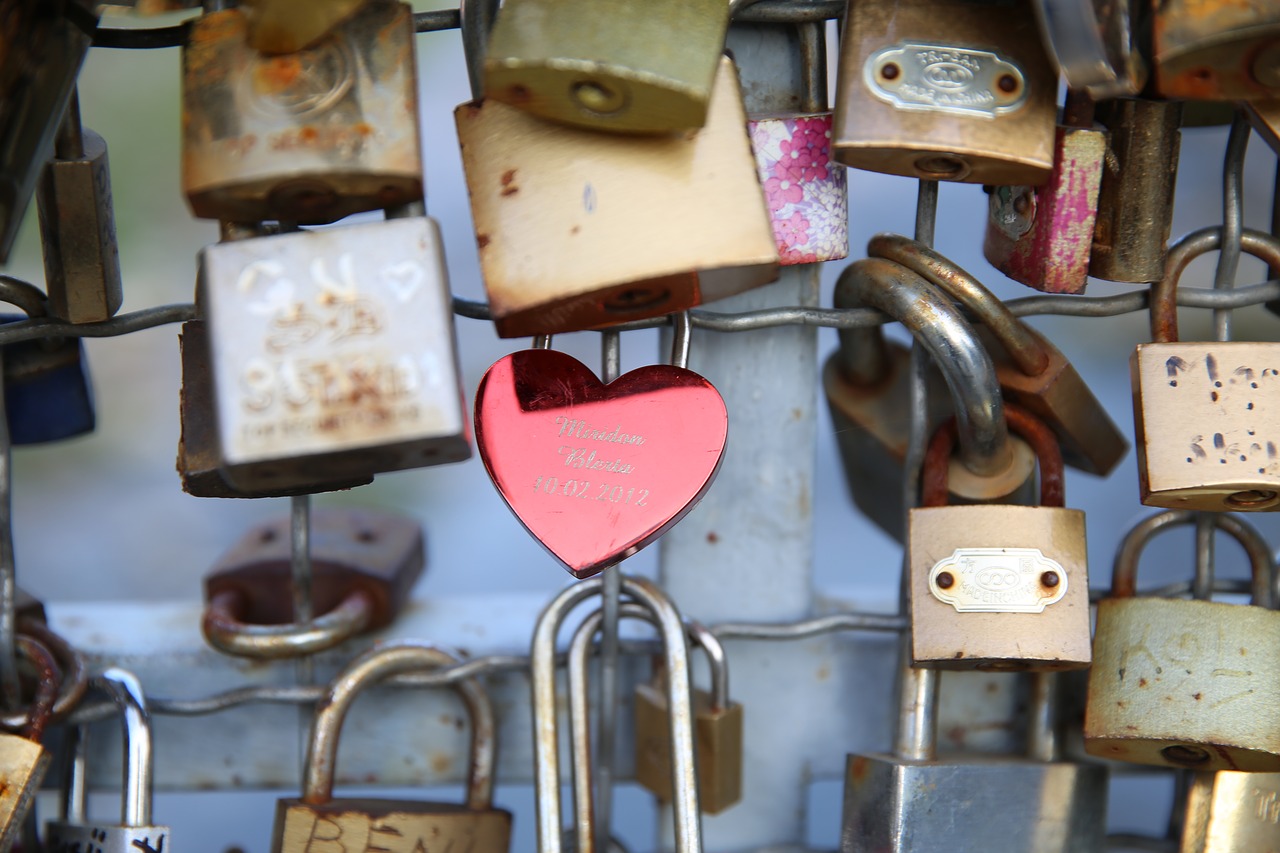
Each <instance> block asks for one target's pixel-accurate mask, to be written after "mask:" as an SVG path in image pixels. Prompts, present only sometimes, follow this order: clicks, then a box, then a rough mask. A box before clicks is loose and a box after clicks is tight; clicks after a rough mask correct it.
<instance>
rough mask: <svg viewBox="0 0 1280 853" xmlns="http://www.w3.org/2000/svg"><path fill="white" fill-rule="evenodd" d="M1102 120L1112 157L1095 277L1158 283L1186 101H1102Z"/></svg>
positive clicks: (1096, 240) (1101, 204)
mask: <svg viewBox="0 0 1280 853" xmlns="http://www.w3.org/2000/svg"><path fill="white" fill-rule="evenodd" d="M1095 117H1096V118H1097V120H1098V122H1099V123H1101V124H1102V125H1103V126H1104V127H1106V129H1107V156H1106V159H1105V160H1104V167H1103V170H1102V183H1101V185H1100V186H1099V188H1098V215H1097V219H1096V221H1095V223H1094V229H1093V247H1092V248H1091V249H1090V253H1089V275H1091V276H1094V277H1095V278H1104V279H1106V280H1108V281H1127V282H1134V283H1139V284H1141V283H1146V282H1152V281H1159V280H1160V277H1161V276H1162V275H1163V274H1164V259H1165V247H1166V244H1167V243H1168V242H1169V229H1170V228H1172V227H1173V190H1174V182H1175V179H1176V178H1177V175H1178V151H1179V148H1180V147H1181V144H1182V134H1181V131H1180V130H1179V127H1180V124H1181V117H1182V104H1181V103H1179V102H1177V101H1152V100H1144V99H1139V98H1118V99H1116V100H1112V101H1103V102H1102V103H1100V104H1098V106H1097V110H1096V113H1095Z"/></svg>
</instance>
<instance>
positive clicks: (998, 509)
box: [907, 403, 1091, 671]
mask: <svg viewBox="0 0 1280 853" xmlns="http://www.w3.org/2000/svg"><path fill="white" fill-rule="evenodd" d="M1005 417H1006V418H1008V421H1009V426H1010V428H1011V429H1012V430H1013V431H1014V432H1017V433H1018V434H1019V435H1020V436H1021V437H1022V438H1023V439H1024V440H1025V441H1026V442H1027V443H1028V444H1030V445H1031V446H1032V448H1033V449H1034V450H1035V453H1036V456H1037V457H1038V458H1039V460H1040V506H1031V507H1028V506H1012V505H1007V504H983V505H975V506H957V507H950V506H947V505H946V503H947V487H946V480H947V469H948V467H949V466H950V464H951V452H952V449H953V448H954V446H955V439H956V434H957V429H956V425H955V421H954V420H952V421H948V422H947V423H946V424H943V426H942V427H941V428H940V429H939V430H938V431H937V432H936V433H935V434H934V437H933V440H932V441H931V442H930V443H929V448H928V451H927V452H926V454H925V462H924V470H923V473H922V475H921V476H922V480H923V486H922V495H921V504H922V506H921V508H919V509H913V510H911V512H910V516H909V519H908V523H907V565H908V567H909V570H910V572H911V657H912V661H913V663H914V664H915V665H916V666H925V667H931V668H935V669H990V670H1032V671H1053V670H1063V669H1083V668H1085V667H1087V666H1088V665H1089V661H1090V657H1091V656H1090V649H1089V575H1088V550H1087V547H1086V544H1085V527H1084V513H1083V512H1081V511H1080V510H1076V509H1064V508H1063V493H1062V484H1063V478H1062V456H1061V454H1060V452H1059V450H1058V444H1057V439H1056V438H1054V436H1053V433H1052V432H1050V431H1049V429H1048V427H1046V426H1045V425H1044V424H1042V423H1040V422H1039V421H1038V420H1036V419H1035V418H1034V417H1033V416H1031V415H1030V414H1028V413H1026V412H1024V411H1022V410H1021V409H1018V408H1017V407H1015V406H1011V405H1008V404H1007V403H1006V404H1005Z"/></svg>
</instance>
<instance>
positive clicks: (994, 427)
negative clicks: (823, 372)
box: [835, 258, 1012, 477]
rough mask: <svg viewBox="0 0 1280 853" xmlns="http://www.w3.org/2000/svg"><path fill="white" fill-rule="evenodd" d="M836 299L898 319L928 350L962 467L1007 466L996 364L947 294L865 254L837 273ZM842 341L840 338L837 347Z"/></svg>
mask: <svg viewBox="0 0 1280 853" xmlns="http://www.w3.org/2000/svg"><path fill="white" fill-rule="evenodd" d="M835 305H836V307H845V308H848V307H853V306H858V305H865V306H870V307H872V308H877V309H879V310H881V311H883V312H885V313H886V314H888V315H889V316H890V317H892V318H893V319H895V320H897V321H899V322H900V323H902V325H903V326H904V327H905V328H906V330H907V331H908V332H910V333H911V335H912V336H913V337H914V338H915V339H916V340H917V341H919V342H920V344H921V345H922V346H923V347H924V348H925V349H926V350H927V351H928V353H929V355H930V356H931V357H932V358H933V360H934V362H935V363H936V364H937V366H938V369H939V370H941V371H942V376H943V378H944V379H945V380H946V382H947V387H948V388H949V389H950V390H951V398H952V400H953V402H954V404H955V411H956V418H957V421H958V424H959V441H960V458H961V461H962V462H963V464H964V466H965V468H967V469H969V470H970V471H972V472H973V473H974V474H976V475H977V476H980V477H981V476H988V475H994V474H997V473H1000V472H1003V471H1007V470H1008V468H1009V465H1010V464H1011V461H1012V449H1011V448H1010V446H1009V433H1008V429H1007V427H1006V426H1005V416H1004V403H1003V399H1002V398H1001V396H1000V383H999V380H998V379H997V378H996V370H995V366H994V365H993V364H992V362H991V356H990V355H988V354H987V351H986V350H985V349H983V347H982V345H981V344H980V343H979V342H978V339H977V337H976V336H975V335H974V333H973V327H972V326H970V325H969V323H968V321H967V320H965V319H964V317H963V316H961V314H960V312H959V310H957V309H956V307H955V306H954V305H952V304H951V302H950V301H949V300H947V299H946V298H944V297H943V296H942V295H941V294H940V293H938V291H937V290H936V289H935V288H934V287H932V286H931V285H930V284H929V283H928V282H926V281H925V280H924V279H923V278H921V277H920V275H918V274H917V273H914V272H912V271H911V270H909V269H907V268H906V267H904V266H902V265H901V264H896V263H894V262H893V261H886V260H884V259H883V258H865V259H863V260H860V261H854V262H853V263H852V264H850V265H849V266H847V267H845V269H844V272H842V273H841V274H840V278H839V280H838V281H837V282H836V290H835ZM844 346H845V343H844V341H843V340H842V341H841V349H842V350H843V349H844Z"/></svg>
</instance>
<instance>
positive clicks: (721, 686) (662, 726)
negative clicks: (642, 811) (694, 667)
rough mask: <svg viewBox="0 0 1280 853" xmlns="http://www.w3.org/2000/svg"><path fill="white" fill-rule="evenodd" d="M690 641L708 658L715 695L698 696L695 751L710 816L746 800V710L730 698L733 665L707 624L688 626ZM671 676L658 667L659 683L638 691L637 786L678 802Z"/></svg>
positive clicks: (703, 805)
mask: <svg viewBox="0 0 1280 853" xmlns="http://www.w3.org/2000/svg"><path fill="white" fill-rule="evenodd" d="M685 625H686V627H687V629H688V632H689V639H690V640H691V641H693V642H694V643H697V644H698V645H699V646H701V647H702V650H703V651H705V652H706V653H707V663H708V664H709V666H710V669H711V692H708V691H706V690H694V691H693V713H694V715H695V717H694V723H693V725H694V738H695V740H694V748H695V750H696V751H697V764H698V803H699V805H700V806H701V808H702V810H703V811H704V812H706V813H707V814H719V813H720V812H722V811H724V810H725V809H728V808H729V807H731V806H733V805H736V804H737V802H738V801H739V800H741V799H742V753H743V742H742V724H743V715H742V705H741V704H739V703H738V702H734V701H733V700H732V699H730V698H729V659H728V657H727V656H726V655H725V652H724V647H723V646H721V645H720V640H719V638H717V637H716V635H715V634H712V633H711V632H710V631H709V630H707V628H706V627H705V626H703V625H702V624H701V623H698V622H695V621H692V620H689V621H686V622H685ZM665 678H666V673H665V672H664V671H663V670H662V669H661V668H660V667H655V671H654V680H653V681H652V682H650V683H648V684H638V685H636V695H635V715H636V720H635V756H636V781H637V782H639V783H640V784H641V785H643V786H644V787H645V788H647V789H649V791H650V792H651V793H652V794H653V795H654V796H655V797H657V798H658V800H659V802H664V803H669V802H671V800H672V799H673V790H672V773H671V721H670V719H669V718H670V716H671V711H670V707H669V706H668V704H667V689H666V687H665V686H663V685H662V684H661V682H662V681H664V680H665Z"/></svg>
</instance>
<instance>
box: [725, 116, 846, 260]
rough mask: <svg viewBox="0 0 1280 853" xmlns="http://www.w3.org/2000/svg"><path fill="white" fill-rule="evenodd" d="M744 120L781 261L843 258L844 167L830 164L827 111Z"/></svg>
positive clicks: (844, 219) (844, 242) (829, 126)
mask: <svg viewBox="0 0 1280 853" xmlns="http://www.w3.org/2000/svg"><path fill="white" fill-rule="evenodd" d="M748 124H749V127H750V131H751V147H752V148H753V149H754V150H755V155H756V171H757V172H758V173H759V174H760V183H761V185H762V186H763V187H764V194H765V199H766V201H767V202H768V206H769V218H770V220H771V221H772V223H773V236H774V240H775V241H776V242H777V244H778V255H779V256H780V257H781V259H782V264H783V265H784V266H786V265H790V264H812V263H817V262H819V261H835V260H839V259H840V258H843V257H846V256H847V255H848V254H849V197H848V194H847V192H846V191H845V174H844V167H843V166H841V165H840V164H838V163H833V162H831V113H817V114H813V115H802V116H786V117H781V118H779V117H759V118H754V119H752V120H751V121H750V122H749V123H748Z"/></svg>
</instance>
